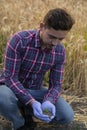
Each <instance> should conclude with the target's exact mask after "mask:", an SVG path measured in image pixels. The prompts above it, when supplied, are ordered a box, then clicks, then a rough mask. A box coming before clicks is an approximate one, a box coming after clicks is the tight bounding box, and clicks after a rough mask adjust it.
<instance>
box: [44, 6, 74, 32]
mask: <svg viewBox="0 0 87 130" xmlns="http://www.w3.org/2000/svg"><path fill="white" fill-rule="evenodd" d="M43 22H44V24H45V27H46V28H53V29H55V30H70V29H71V28H72V26H73V24H74V23H75V21H74V19H73V18H72V16H71V15H70V14H69V13H67V11H65V10H64V9H61V8H56V9H52V10H49V11H48V13H47V14H46V15H45V17H44V20H43Z"/></svg>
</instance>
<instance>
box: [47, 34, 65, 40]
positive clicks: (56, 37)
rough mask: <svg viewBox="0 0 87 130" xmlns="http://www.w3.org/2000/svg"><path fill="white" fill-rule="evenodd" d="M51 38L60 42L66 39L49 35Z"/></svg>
mask: <svg viewBox="0 0 87 130" xmlns="http://www.w3.org/2000/svg"><path fill="white" fill-rule="evenodd" d="M48 35H49V36H50V37H51V38H54V39H59V40H63V39H64V37H62V38H58V37H55V36H53V35H51V34H48Z"/></svg>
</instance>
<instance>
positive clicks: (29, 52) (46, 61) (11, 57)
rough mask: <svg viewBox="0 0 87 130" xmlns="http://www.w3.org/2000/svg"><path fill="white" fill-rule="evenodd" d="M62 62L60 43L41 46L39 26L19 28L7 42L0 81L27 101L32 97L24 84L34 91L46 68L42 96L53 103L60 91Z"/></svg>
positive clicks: (23, 100) (63, 51) (63, 59)
mask: <svg viewBox="0 0 87 130" xmlns="http://www.w3.org/2000/svg"><path fill="white" fill-rule="evenodd" d="M64 63H65V49H64V47H63V45H62V44H61V43H59V44H58V45H57V46H55V47H53V49H52V50H51V51H46V50H42V49H41V43H40V36H39V30H26V31H21V32H18V33H16V34H15V35H14V36H13V37H12V38H11V39H10V40H9V41H8V43H7V46H6V51H5V62H4V71H3V74H2V76H1V78H0V83H5V84H6V85H7V86H8V87H9V88H10V89H11V90H12V91H13V92H14V93H15V95H16V96H17V97H18V98H19V99H20V101H22V102H23V103H24V104H25V105H27V104H28V103H29V102H31V100H32V99H33V97H32V96H31V94H30V93H29V92H28V91H27V89H26V88H29V89H35V90H36V92H37V89H40V87H41V86H42V81H43V78H44V75H45V73H46V72H47V71H48V70H50V75H49V90H48V93H47V94H46V95H45V97H44V99H43V100H49V101H51V102H53V103H55V101H56V100H57V99H58V97H59V95H60V93H61V85H62V78H63V71H64Z"/></svg>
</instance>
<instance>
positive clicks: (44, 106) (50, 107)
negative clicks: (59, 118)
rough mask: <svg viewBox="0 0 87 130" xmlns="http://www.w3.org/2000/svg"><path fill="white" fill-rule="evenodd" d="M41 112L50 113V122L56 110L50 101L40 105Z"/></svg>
mask: <svg viewBox="0 0 87 130" xmlns="http://www.w3.org/2000/svg"><path fill="white" fill-rule="evenodd" d="M42 110H43V111H44V110H48V111H50V112H51V113H52V116H51V117H50V118H51V120H52V119H53V118H54V117H55V113H56V108H55V105H54V104H52V103H51V102H50V101H45V102H43V103H42Z"/></svg>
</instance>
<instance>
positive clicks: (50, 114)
mask: <svg viewBox="0 0 87 130" xmlns="http://www.w3.org/2000/svg"><path fill="white" fill-rule="evenodd" d="M43 113H44V114H45V115H48V116H49V118H51V116H52V113H51V112H50V111H49V110H48V109H44V110H43Z"/></svg>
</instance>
